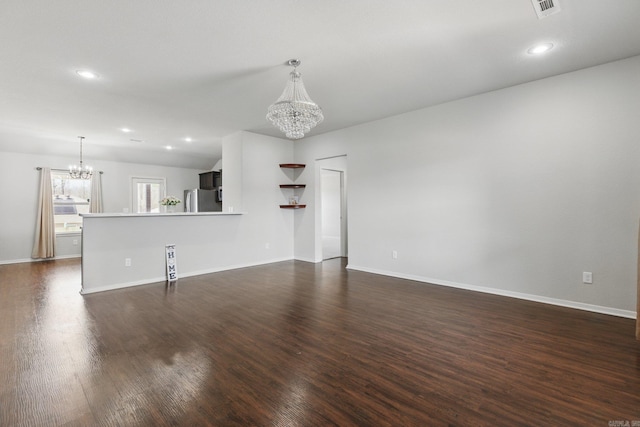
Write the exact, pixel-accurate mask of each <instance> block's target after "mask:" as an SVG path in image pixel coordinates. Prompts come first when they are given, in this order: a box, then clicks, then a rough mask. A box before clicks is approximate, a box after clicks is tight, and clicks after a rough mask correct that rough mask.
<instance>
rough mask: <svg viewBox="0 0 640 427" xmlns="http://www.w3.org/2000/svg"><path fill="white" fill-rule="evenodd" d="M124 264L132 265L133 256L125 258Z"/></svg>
mask: <svg viewBox="0 0 640 427" xmlns="http://www.w3.org/2000/svg"><path fill="white" fill-rule="evenodd" d="M124 266H125V267H131V258H125V259H124Z"/></svg>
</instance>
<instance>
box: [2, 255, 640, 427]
mask: <svg viewBox="0 0 640 427" xmlns="http://www.w3.org/2000/svg"><path fill="white" fill-rule="evenodd" d="M344 263H345V262H344V260H341V259H336V260H330V261H327V262H324V263H322V264H310V263H305V262H299V261H289V262H281V263H276V264H270V265H265V266H258V267H252V268H245V269H240V270H233V271H227V272H221V273H216V274H209V275H203V276H198V277H191V278H186V279H180V281H179V282H178V284H177V285H176V286H175V287H169V288H167V287H166V286H165V284H164V283H157V284H150V285H144V286H138V287H135V288H129V289H122V290H117V291H110V292H103V293H99V294H92V295H86V296H81V295H80V294H79V292H78V291H79V289H80V265H79V261H78V260H60V261H49V262H39V263H25V264H13V265H0V425H1V426H57V425H66V426H90V425H96V426H183V425H184V426H207V425H211V426H327V425H338V426H350V425H360V426H441V425H442V426H470V425H474V426H484V425H486V426H489V425H491V426H518V425H522V426H552V425H553V426H557V425H563V426H564V425H571V426H578V425H579V426H609V425H615V424H612V423H616V422H619V423H623V422H627V423H628V424H629V425H630V426H631V425H633V422H634V421H635V422H636V423H637V424H638V425H640V344H639V343H638V342H637V341H635V339H634V321H633V320H631V319H622V318H616V317H612V316H606V315H601V314H595V313H588V312H582V311H577V310H572V309H568V308H562V307H554V306H548V305H544V304H538V303H534V302H528V301H520V300H516V299H510V298H505V297H500V296H495V295H486V294H479V293H474V292H468V291H463V290H458V289H451V288H446V287H440V286H433V285H427V284H423V283H416V282H412V281H408V280H401V279H394V278H389V277H383V276H376V275H373V274H368V273H363V272H355V271H347V270H346V269H345V268H344ZM618 425H624V424H618Z"/></svg>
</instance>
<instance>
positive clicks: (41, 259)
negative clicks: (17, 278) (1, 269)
mask: <svg viewBox="0 0 640 427" xmlns="http://www.w3.org/2000/svg"><path fill="white" fill-rule="evenodd" d="M81 257H82V255H79V254H78V255H61V256H57V257H54V258H22V259H5V260H1V261H0V265H3V264H22V263H24V262H42V261H55V260H57V259H70V258H81Z"/></svg>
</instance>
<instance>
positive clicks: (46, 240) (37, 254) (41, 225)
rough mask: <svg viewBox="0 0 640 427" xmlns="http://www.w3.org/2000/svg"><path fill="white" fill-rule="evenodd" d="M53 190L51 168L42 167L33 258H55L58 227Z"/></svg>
mask: <svg viewBox="0 0 640 427" xmlns="http://www.w3.org/2000/svg"><path fill="white" fill-rule="evenodd" d="M52 193H53V191H52V189H51V169H50V168H42V169H40V193H39V196H38V212H37V218H36V235H35V239H34V241H33V251H32V252H31V257H32V258H53V257H54V256H55V252H56V227H55V222H54V220H53V194H52Z"/></svg>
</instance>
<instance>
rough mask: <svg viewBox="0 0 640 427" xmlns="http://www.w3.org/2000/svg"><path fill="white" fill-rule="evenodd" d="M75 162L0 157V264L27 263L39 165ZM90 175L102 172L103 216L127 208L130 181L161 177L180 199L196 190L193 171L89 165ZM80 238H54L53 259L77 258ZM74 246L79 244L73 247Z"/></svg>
mask: <svg viewBox="0 0 640 427" xmlns="http://www.w3.org/2000/svg"><path fill="white" fill-rule="evenodd" d="M75 161H77V159H75V158H68V157H52V156H44V155H34V154H23V153H13V152H0V182H2V187H1V189H2V191H1V194H2V198H3V199H5V200H8V201H9V202H8V204H7V206H6V207H5V208H4V209H0V242H1V244H0V263H6V262H18V261H29V260H30V259H31V249H32V246H33V239H34V232H35V218H36V208H37V197H38V186H39V172H38V171H37V170H36V169H35V168H36V167H38V166H49V167H51V168H61V169H64V168H66V167H67V166H68V165H69V164H71V163H74V162H75ZM88 163H89V164H90V165H91V166H93V168H94V170H101V171H103V172H104V174H103V175H102V189H103V201H104V210H105V212H122V211H123V208H128V207H129V200H130V192H129V180H130V177H131V176H134V175H135V176H149V177H165V178H166V180H167V194H169V195H174V196H176V197H178V198H180V199H182V194H183V190H184V189H186V188H196V187H197V186H198V185H199V181H198V173H200V172H204V171H202V170H197V169H185V168H172V167H166V166H152V165H144V164H134V163H118V162H109V161H93V160H91V161H88ZM73 240H79V241H80V240H81V239H80V237H79V235H72V236H69V237H62V238H58V240H57V245H56V246H57V248H56V252H57V256H62V257H64V256H78V255H79V254H80V249H81V247H80V245H75V246H74V245H73ZM78 243H79V242H78Z"/></svg>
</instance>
